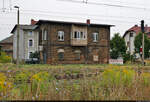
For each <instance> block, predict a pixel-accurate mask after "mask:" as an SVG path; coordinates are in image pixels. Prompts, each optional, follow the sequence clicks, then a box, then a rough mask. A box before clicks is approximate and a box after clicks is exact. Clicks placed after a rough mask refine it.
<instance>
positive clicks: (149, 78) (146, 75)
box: [141, 73, 150, 86]
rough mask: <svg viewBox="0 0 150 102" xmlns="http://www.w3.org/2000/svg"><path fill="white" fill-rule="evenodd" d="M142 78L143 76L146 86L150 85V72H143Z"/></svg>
mask: <svg viewBox="0 0 150 102" xmlns="http://www.w3.org/2000/svg"><path fill="white" fill-rule="evenodd" d="M141 78H142V81H143V83H144V85H145V86H148V85H150V74H149V73H142V74H141Z"/></svg>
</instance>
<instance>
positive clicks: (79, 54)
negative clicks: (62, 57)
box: [75, 50, 81, 60]
mask: <svg viewBox="0 0 150 102" xmlns="http://www.w3.org/2000/svg"><path fill="white" fill-rule="evenodd" d="M80 56H81V51H80V50H76V51H75V60H80Z"/></svg>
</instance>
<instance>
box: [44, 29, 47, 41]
mask: <svg viewBox="0 0 150 102" xmlns="http://www.w3.org/2000/svg"><path fill="white" fill-rule="evenodd" d="M43 40H47V30H44V34H43Z"/></svg>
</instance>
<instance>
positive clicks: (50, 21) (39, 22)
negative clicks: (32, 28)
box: [36, 20, 114, 27]
mask: <svg viewBox="0 0 150 102" xmlns="http://www.w3.org/2000/svg"><path fill="white" fill-rule="evenodd" d="M42 23H57V24H75V25H87V23H81V22H66V21H55V20H39V21H38V22H37V23H36V25H40V24H42ZM90 26H108V27H111V26H114V25H108V24H94V23H91V24H90Z"/></svg>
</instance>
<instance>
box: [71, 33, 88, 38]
mask: <svg viewBox="0 0 150 102" xmlns="http://www.w3.org/2000/svg"><path fill="white" fill-rule="evenodd" d="M73 37H74V38H75V39H85V38H86V36H85V33H84V32H82V31H81V32H80V31H75V32H74V36H73Z"/></svg>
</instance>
